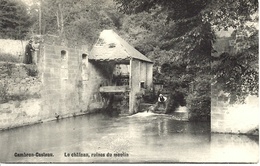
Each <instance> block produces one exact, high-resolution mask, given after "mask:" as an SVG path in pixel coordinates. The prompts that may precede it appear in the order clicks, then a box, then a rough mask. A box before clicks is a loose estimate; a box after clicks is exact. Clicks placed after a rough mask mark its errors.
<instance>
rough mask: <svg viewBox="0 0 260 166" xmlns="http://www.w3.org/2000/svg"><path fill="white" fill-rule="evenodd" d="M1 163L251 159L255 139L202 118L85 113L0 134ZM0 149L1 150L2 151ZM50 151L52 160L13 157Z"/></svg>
mask: <svg viewBox="0 0 260 166" xmlns="http://www.w3.org/2000/svg"><path fill="white" fill-rule="evenodd" d="M0 147H1V152H0V153H1V154H0V162H256V161H258V139H256V140H255V141H254V140H253V139H250V138H249V137H247V136H243V135H226V134H211V133H210V124H209V123H205V122H182V121H176V120H174V119H173V118H172V116H171V115H163V114H154V113H151V112H141V113H137V114H135V115H132V116H122V117H120V116H119V117H111V116H108V115H105V114H93V115H84V116H79V117H74V118H68V119H63V120H60V121H52V122H47V123H43V124H37V125H32V126H27V127H20V128H16V129H11V130H6V131H2V132H0ZM2 149H5V150H4V151H3V150H2ZM15 152H33V153H35V152H49V153H53V154H54V156H55V157H53V158H35V157H34V158H28V157H27V158H17V157H14V153H15ZM65 152H66V153H74V152H81V153H90V154H91V153H106V154H107V153H111V154H114V153H120V154H127V155H128V157H89V158H86V157H73V158H72V157H64V153H65Z"/></svg>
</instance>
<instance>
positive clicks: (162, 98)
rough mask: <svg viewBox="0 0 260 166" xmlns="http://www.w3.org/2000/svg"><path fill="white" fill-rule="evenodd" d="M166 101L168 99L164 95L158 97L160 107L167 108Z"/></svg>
mask: <svg viewBox="0 0 260 166" xmlns="http://www.w3.org/2000/svg"><path fill="white" fill-rule="evenodd" d="M166 100H167V97H165V96H163V95H162V94H160V95H159V97H158V107H161V106H163V107H164V108H165V106H166V104H165V102H166Z"/></svg>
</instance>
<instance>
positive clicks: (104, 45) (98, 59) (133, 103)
mask: <svg viewBox="0 0 260 166" xmlns="http://www.w3.org/2000/svg"><path fill="white" fill-rule="evenodd" d="M89 62H90V64H91V65H93V66H95V67H96V68H98V69H99V70H102V73H106V79H107V80H106V82H103V84H101V85H100V88H99V92H100V93H102V94H109V95H111V94H112V95H113V94H114V95H118V94H125V95H124V97H125V98H126V105H128V108H127V110H128V109H129V113H130V114H132V113H135V112H137V111H138V108H137V107H138V103H139V101H138V99H139V97H140V96H141V95H142V94H143V93H144V91H145V90H146V89H151V88H152V75H153V62H152V61H151V60H150V59H148V58H147V57H145V56H144V55H143V54H141V53H140V52H139V51H137V50H136V49H135V48H134V47H132V46H131V45H129V44H128V43H127V42H126V41H125V40H124V39H122V38H121V37H120V36H118V35H117V34H116V33H115V32H114V31H113V30H104V31H102V32H101V34H100V36H99V39H98V41H97V42H96V44H95V45H94V47H93V48H92V50H91V52H90V56H89ZM121 104H122V103H121Z"/></svg>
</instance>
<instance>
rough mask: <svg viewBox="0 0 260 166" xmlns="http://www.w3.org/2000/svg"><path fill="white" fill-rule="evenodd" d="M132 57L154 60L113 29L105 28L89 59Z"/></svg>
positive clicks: (127, 58) (123, 58) (115, 59)
mask: <svg viewBox="0 0 260 166" xmlns="http://www.w3.org/2000/svg"><path fill="white" fill-rule="evenodd" d="M130 58H134V59H139V60H142V61H146V62H150V63H152V61H151V60H150V59H148V58H147V57H146V56H144V55H143V54H142V53H140V52H139V51H137V50H136V49H135V48H134V47H133V46H131V45H130V44H128V43H127V42H126V41H125V40H124V39H122V38H121V37H120V36H118V35H117V34H116V33H115V32H114V31H113V30H103V31H102V32H101V33H100V36H99V39H98V41H97V43H96V44H95V45H94V46H93V48H92V50H91V52H90V55H89V59H92V60H98V61H120V60H129V59H130Z"/></svg>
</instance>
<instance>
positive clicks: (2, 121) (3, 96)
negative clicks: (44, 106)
mask: <svg viewBox="0 0 260 166" xmlns="http://www.w3.org/2000/svg"><path fill="white" fill-rule="evenodd" d="M40 97H41V79H40V78H39V77H38V76H37V66H34V65H24V64H14V63H4V62H2V63H0V130H1V129H6V128H12V127H17V126H22V125H26V124H31V123H37V122H39V120H40V116H39V113H40V105H41V100H40Z"/></svg>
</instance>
